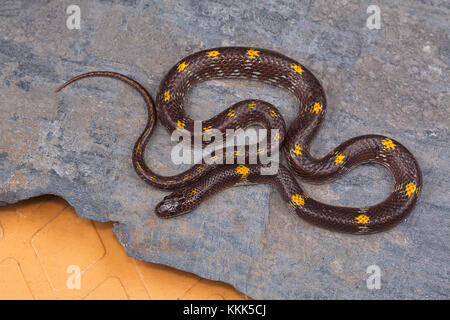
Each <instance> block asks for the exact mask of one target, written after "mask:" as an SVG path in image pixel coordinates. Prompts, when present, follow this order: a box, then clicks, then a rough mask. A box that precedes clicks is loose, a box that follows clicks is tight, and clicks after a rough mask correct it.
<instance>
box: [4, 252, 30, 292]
mask: <svg viewBox="0 0 450 320" xmlns="http://www.w3.org/2000/svg"><path fill="white" fill-rule="evenodd" d="M0 288H2V290H0V299H1V300H10V299H13V300H16V299H33V296H32V295H31V291H30V288H28V285H27V283H26V281H25V278H24V277H23V273H22V270H21V269H20V265H19V263H18V262H17V261H16V260H15V259H13V258H7V259H5V260H3V261H2V262H0Z"/></svg>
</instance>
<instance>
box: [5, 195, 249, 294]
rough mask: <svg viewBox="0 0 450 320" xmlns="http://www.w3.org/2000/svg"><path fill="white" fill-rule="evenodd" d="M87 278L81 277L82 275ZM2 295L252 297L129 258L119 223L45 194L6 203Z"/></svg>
mask: <svg viewBox="0 0 450 320" xmlns="http://www.w3.org/2000/svg"><path fill="white" fill-rule="evenodd" d="M78 275H79V277H78ZM0 299H86V300H98V299H248V297H247V296H245V295H244V294H242V293H240V292H238V291H236V290H235V289H234V288H233V287H231V286H230V285H228V284H225V283H221V282H215V281H210V280H206V279H202V278H200V277H198V276H196V275H194V274H190V273H186V272H182V271H178V270H175V269H172V268H169V267H166V266H163V265H157V264H152V263H147V262H141V261H137V260H135V259H133V258H130V257H127V256H126V254H125V251H124V249H123V247H122V246H121V245H120V243H119V242H118V241H117V239H116V237H115V236H114V234H113V232H112V223H99V222H93V221H90V220H87V219H83V218H79V217H78V216H77V215H76V213H75V211H74V210H73V208H72V207H70V206H69V205H68V204H67V202H65V201H64V200H63V199H60V198H57V197H52V196H45V197H41V198H37V199H31V200H27V201H23V202H20V203H18V204H15V205H9V206H7V207H2V208H0Z"/></svg>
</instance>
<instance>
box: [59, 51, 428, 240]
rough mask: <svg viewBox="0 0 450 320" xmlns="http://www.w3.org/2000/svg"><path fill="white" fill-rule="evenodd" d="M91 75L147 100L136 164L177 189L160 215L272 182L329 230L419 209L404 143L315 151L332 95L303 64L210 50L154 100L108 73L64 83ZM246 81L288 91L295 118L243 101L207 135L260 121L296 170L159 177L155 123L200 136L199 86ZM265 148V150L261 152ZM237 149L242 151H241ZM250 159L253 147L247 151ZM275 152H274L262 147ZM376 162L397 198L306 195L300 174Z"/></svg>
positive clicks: (219, 170)
mask: <svg viewBox="0 0 450 320" xmlns="http://www.w3.org/2000/svg"><path fill="white" fill-rule="evenodd" d="M88 77H110V78H116V79H118V80H121V81H123V82H125V83H127V84H129V85H130V86H132V87H133V88H135V89H136V90H137V91H138V92H139V93H140V94H141V96H142V97H143V98H144V100H145V103H146V106H147V111H148V121H147V125H146V127H145V129H144V131H143V133H142V134H141V136H140V137H139V138H138V140H137V141H136V144H135V146H134V149H133V157H132V160H133V165H134V168H135V170H136V172H137V174H138V176H139V177H140V178H141V179H142V180H144V181H145V182H146V183H148V184H150V185H152V186H155V187H158V188H161V189H167V190H175V191H174V192H173V193H172V194H170V195H168V196H167V197H165V198H164V199H163V201H161V202H160V203H159V204H158V205H157V206H156V209H155V212H156V214H157V215H158V216H159V217H161V218H172V217H175V216H179V215H181V214H185V213H188V212H190V211H192V210H193V209H195V208H196V207H197V206H199V205H200V203H201V202H202V201H203V200H204V199H205V198H207V197H209V196H211V195H213V194H215V193H217V192H219V191H221V190H223V189H224V188H227V187H232V186H236V185H243V184H252V183H258V184H259V183H266V184H272V185H274V186H275V188H276V189H277V190H278V191H279V192H280V194H281V195H282V197H283V199H284V200H285V201H286V203H287V204H288V205H289V206H290V207H291V208H292V209H293V210H294V212H295V213H296V214H297V215H298V216H299V217H301V218H303V219H305V220H307V221H308V222H310V223H312V224H314V225H318V226H320V227H324V228H327V229H330V230H334V231H339V232H346V233H356V234H365V233H374V232H379V231H382V230H386V229H388V228H390V227H393V226H395V225H396V224H398V223H399V222H400V221H402V220H403V219H405V218H406V217H407V216H408V214H409V213H410V212H411V210H412V209H413V207H414V206H415V204H416V202H417V200H418V198H419V194H420V190H421V187H422V176H421V172H420V168H419V165H418V163H417V161H416V159H415V158H414V157H413V155H412V154H411V153H410V152H409V151H408V150H407V149H406V148H405V147H404V146H403V145H402V144H400V143H399V142H398V141H396V140H394V139H392V138H389V137H386V136H381V135H364V136H359V137H355V138H352V139H350V140H348V141H346V142H344V143H342V144H341V145H339V146H338V147H336V148H335V149H334V150H333V151H332V152H330V153H329V154H327V155H326V156H325V157H323V158H320V159H316V158H314V157H312V156H311V154H310V153H309V147H310V144H311V142H312V140H313V138H314V136H315V135H316V133H317V131H318V130H319V127H320V125H321V123H322V121H323V119H324V116H325V112H326V106H327V102H326V96H325V93H324V90H323V88H322V85H321V84H320V83H319V81H318V80H317V79H316V77H315V76H314V75H313V74H312V73H311V72H310V71H309V70H308V69H307V68H306V67H304V66H303V65H301V64H300V63H298V62H296V61H295V60H292V59H290V58H288V57H286V56H284V55H281V54H279V53H277V52H273V51H269V50H265V49H257V48H245V47H224V48H214V49H209V50H204V51H200V52H197V53H195V54H192V55H190V56H188V57H186V58H184V59H183V60H181V61H180V62H178V63H177V64H176V65H175V66H174V67H173V68H172V69H171V70H170V71H169V72H168V74H167V75H166V76H165V78H164V79H163V81H162V82H161V85H160V88H159V92H158V94H157V97H156V103H154V101H153V100H152V98H151V96H150V94H149V93H148V92H147V90H146V89H145V88H144V87H143V86H142V85H140V84H139V83H138V82H136V81H134V80H132V79H131V78H129V77H127V76H125V75H122V74H119V73H115V72H108V71H94V72H89V73H85V74H81V75H79V76H76V77H75V78H72V79H71V80H69V81H68V82H66V83H65V84H63V85H62V86H61V87H60V88H58V89H57V91H59V90H61V89H62V88H64V87H65V86H67V85H69V84H70V83H72V82H74V81H77V80H79V79H83V78H88ZM229 78H243V79H251V80H256V81H262V82H264V83H268V84H271V85H274V86H278V87H281V88H284V89H286V90H288V91H289V92H291V93H292V94H293V95H294V96H295V97H296V98H297V100H298V103H299V107H298V109H299V111H298V114H297V117H296V118H295V120H294V121H293V122H292V124H291V125H290V127H289V128H288V129H287V130H286V127H285V123H284V120H283V117H282V116H281V114H280V113H279V111H278V110H277V109H276V108H275V107H274V106H273V105H271V104H270V103H267V102H264V101H262V100H246V101H241V102H238V103H236V104H234V105H233V106H231V107H229V108H227V109H226V110H224V111H223V112H221V113H220V114H218V115H217V116H215V117H213V118H211V119H209V120H206V121H203V122H202V126H203V127H202V129H203V130H202V135H207V134H208V131H210V130H211V129H217V130H219V131H220V132H222V133H223V134H224V135H225V130H226V129H239V128H246V127H248V126H251V125H254V124H259V125H262V126H264V127H265V128H267V129H269V128H277V129H278V130H279V134H278V135H277V137H276V139H278V140H279V143H280V144H282V147H283V150H284V151H285V154H286V157H287V162H288V165H289V167H290V168H288V167H285V166H283V165H281V164H280V166H279V169H278V172H277V173H276V174H273V175H264V174H261V169H262V168H264V167H266V166H267V165H264V164H261V163H257V164H226V165H224V164H216V163H214V161H213V162H208V163H205V162H203V163H200V164H195V165H194V166H192V167H191V168H190V169H189V170H187V171H186V172H183V173H181V174H178V175H174V176H162V175H158V174H156V173H155V172H153V171H152V170H151V169H150V168H149V167H148V166H147V164H146V162H145V159H144V154H145V148H146V146H147V144H148V142H149V139H150V137H151V135H152V132H153V129H154V126H155V124H156V115H158V118H159V119H160V121H161V123H162V124H163V125H164V126H165V127H166V129H167V130H168V131H169V133H171V132H173V131H174V130H186V131H187V132H189V134H190V135H191V136H192V137H193V138H194V137H195V132H194V121H193V120H192V119H191V118H189V117H188V116H187V115H186V113H185V112H184V109H183V106H184V99H185V96H186V95H187V93H188V91H189V89H190V88H191V87H192V85H194V84H195V83H198V82H201V81H206V80H209V79H229ZM258 150H260V149H258ZM235 152H237V151H235ZM243 152H244V153H245V158H246V159H248V152H249V151H248V146H247V147H246V149H245V150H244V151H243ZM262 152H270V148H267V149H266V150H262ZM366 162H375V163H379V164H382V165H383V166H385V167H387V168H388V169H389V170H390V172H391V173H392V175H393V177H394V187H393V190H392V192H391V194H390V195H389V196H388V197H387V199H385V200H384V201H383V202H381V203H378V204H376V205H373V206H368V207H363V208H356V207H354V208H351V207H339V206H331V205H328V204H325V203H321V202H319V201H316V200H314V199H312V198H310V197H308V195H307V194H306V193H305V192H304V190H303V189H302V188H301V186H300V185H299V184H298V182H297V180H296V178H295V176H294V174H293V173H295V174H296V175H298V176H300V177H301V178H302V179H303V180H305V181H311V182H325V181H328V180H331V179H334V178H336V177H338V176H340V175H341V174H343V173H345V172H347V171H348V170H350V169H351V168H353V167H355V166H356V165H358V164H362V163H366Z"/></svg>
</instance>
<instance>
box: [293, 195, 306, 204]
mask: <svg viewBox="0 0 450 320" xmlns="http://www.w3.org/2000/svg"><path fill="white" fill-rule="evenodd" d="M292 202H293V203H294V204H296V205H298V206H303V205H304V204H305V199H303V197H302V196H301V195H299V194H297V193H296V194H293V195H292Z"/></svg>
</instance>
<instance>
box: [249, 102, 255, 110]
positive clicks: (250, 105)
mask: <svg viewBox="0 0 450 320" xmlns="http://www.w3.org/2000/svg"><path fill="white" fill-rule="evenodd" d="M248 108H249V109H255V108H256V103H249V104H248Z"/></svg>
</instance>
